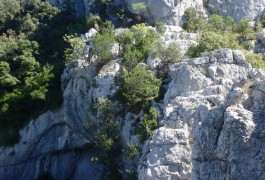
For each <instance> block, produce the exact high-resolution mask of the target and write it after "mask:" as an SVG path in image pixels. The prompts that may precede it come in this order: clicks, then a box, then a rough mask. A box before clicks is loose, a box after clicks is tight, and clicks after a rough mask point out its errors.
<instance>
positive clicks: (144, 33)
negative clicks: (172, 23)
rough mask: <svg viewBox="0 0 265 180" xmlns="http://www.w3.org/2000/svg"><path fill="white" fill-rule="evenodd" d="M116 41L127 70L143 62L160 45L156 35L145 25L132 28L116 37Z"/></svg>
mask: <svg viewBox="0 0 265 180" xmlns="http://www.w3.org/2000/svg"><path fill="white" fill-rule="evenodd" d="M116 40H117V41H118V43H119V44H120V46H121V48H122V50H123V53H122V55H123V56H124V59H123V63H124V65H125V66H126V67H127V68H128V69H132V68H134V67H135V66H136V65H137V64H138V63H140V62H144V61H145V60H146V59H147V57H148V55H149V54H152V53H153V52H154V51H155V50H156V49H157V48H158V47H159V46H160V44H161V42H160V39H159V35H158V33H157V32H156V31H155V30H153V29H150V28H149V27H147V26H146V24H137V25H134V26H132V28H131V29H130V30H126V31H124V32H123V33H121V34H120V35H118V37H116Z"/></svg>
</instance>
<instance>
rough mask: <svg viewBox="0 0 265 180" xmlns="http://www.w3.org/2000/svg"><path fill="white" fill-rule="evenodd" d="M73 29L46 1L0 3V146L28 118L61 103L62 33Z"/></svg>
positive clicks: (12, 139)
mask: <svg viewBox="0 0 265 180" xmlns="http://www.w3.org/2000/svg"><path fill="white" fill-rule="evenodd" d="M76 28H80V29H82V28H81V26H80V24H78V23H76V22H75V20H73V18H72V17H71V15H68V14H66V13H65V12H60V11H59V10H58V9H57V8H55V7H53V6H51V5H50V4H49V3H48V2H42V1H39V0H36V1H29V2H28V3H23V2H22V1H18V0H11V1H10V0H8V1H6V0H2V1H1V2H0V75H1V76H0V131H1V132H2V133H1V137H0V144H6V145H9V144H11V143H14V142H15V140H18V138H17V137H19V136H18V130H19V129H20V128H21V127H22V126H24V125H25V123H26V122H27V121H28V120H30V119H31V118H36V116H37V115H38V114H40V113H42V112H43V111H45V110H46V109H51V108H55V107H57V106H58V105H60V104H61V98H60V97H61V88H60V76H61V73H62V71H63V69H64V65H65V62H64V58H63V57H64V51H65V48H66V47H67V46H68V43H67V42H65V41H64V39H63V36H64V35H65V34H71V33H72V31H73V30H74V31H77V30H78V31H81V30H80V29H76ZM69 46H70V45H69ZM8 137H10V138H8Z"/></svg>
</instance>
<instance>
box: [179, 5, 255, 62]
mask: <svg viewBox="0 0 265 180" xmlns="http://www.w3.org/2000/svg"><path fill="white" fill-rule="evenodd" d="M184 16H185V18H186V23H185V24H184V27H183V28H184V29H185V30H187V31H189V32H197V33H199V35H200V37H199V41H198V45H195V46H191V47H190V48H189V50H188V52H187V55H188V56H191V57H198V56H200V55H201V53H203V52H205V51H208V52H210V51H213V50H215V49H218V48H231V49H246V50H249V49H250V48H252V47H253V44H252V41H253V40H255V39H256V37H255V36H254V32H255V29H256V30H258V28H253V27H251V26H250V25H249V20H246V19H242V20H240V21H239V22H238V23H236V22H234V20H233V18H231V17H230V16H228V17H226V18H223V17H222V16H220V15H218V14H213V15H211V16H210V18H209V19H208V20H206V19H204V18H203V17H202V15H201V14H200V13H199V12H198V11H196V10H195V9H194V8H188V9H187V10H186V11H185V15H184Z"/></svg>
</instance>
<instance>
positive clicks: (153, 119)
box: [135, 108, 159, 143]
mask: <svg viewBox="0 0 265 180" xmlns="http://www.w3.org/2000/svg"><path fill="white" fill-rule="evenodd" d="M158 118H159V112H158V111H157V110H156V109H155V108H150V110H149V112H148V113H147V114H144V118H143V121H142V122H140V123H139V124H138V126H137V128H136V130H135V132H136V133H137V134H138V135H139V136H140V141H141V142H142V143H144V142H145V141H146V140H147V139H148V138H150V137H151V136H152V135H153V132H154V130H155V129H156V128H157V127H158Z"/></svg>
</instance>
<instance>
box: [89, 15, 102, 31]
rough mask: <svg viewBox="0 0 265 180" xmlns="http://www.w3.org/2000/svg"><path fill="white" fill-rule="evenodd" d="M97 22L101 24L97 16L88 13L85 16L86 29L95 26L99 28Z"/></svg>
mask: <svg viewBox="0 0 265 180" xmlns="http://www.w3.org/2000/svg"><path fill="white" fill-rule="evenodd" d="M99 24H101V19H100V17H99V16H97V15H93V14H92V13H90V14H89V16H87V17H86V26H87V29H90V28H96V29H97V30H99Z"/></svg>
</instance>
